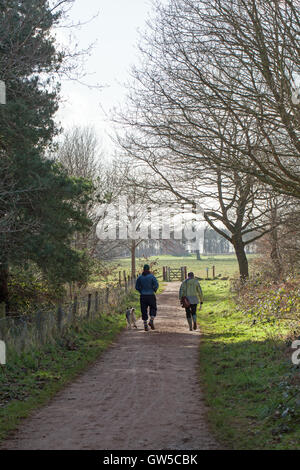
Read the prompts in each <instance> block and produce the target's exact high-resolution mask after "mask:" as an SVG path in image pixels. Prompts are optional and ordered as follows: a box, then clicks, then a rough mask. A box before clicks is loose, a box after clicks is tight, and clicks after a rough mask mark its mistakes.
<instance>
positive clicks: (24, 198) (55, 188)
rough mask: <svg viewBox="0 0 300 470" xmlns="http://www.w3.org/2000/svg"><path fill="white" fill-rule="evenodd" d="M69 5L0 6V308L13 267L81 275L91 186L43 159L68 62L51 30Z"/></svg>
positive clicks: (14, 1)
mask: <svg viewBox="0 0 300 470" xmlns="http://www.w3.org/2000/svg"><path fill="white" fill-rule="evenodd" d="M71 3H72V2H71V1H69V0H65V1H64V0H63V1H57V2H55V3H54V2H51V4H50V3H49V2H48V1H46V0H28V1H26V2H20V1H18V0H5V1H2V2H1V3H0V30H1V40H0V79H1V80H3V81H5V83H6V88H7V104H6V105H5V106H1V107H0V148H1V160H0V181H1V183H0V197H1V203H2V208H1V212H0V216H1V220H0V228H1V230H0V302H5V303H6V304H7V306H8V305H9V292H8V287H7V284H8V275H9V266H10V265H11V264H14V263H18V264H21V263H26V262H28V261H33V262H35V263H36V264H37V265H38V266H39V267H40V268H41V269H42V270H43V271H44V272H45V273H46V274H47V275H48V276H49V277H50V278H51V279H52V280H54V279H55V280H60V281H61V282H62V281H65V280H68V279H72V278H74V277H80V276H81V275H82V274H81V272H80V255H79V254H78V253H76V252H75V251H73V250H71V248H70V238H71V236H72V233H73V232H74V231H75V230H76V231H80V230H86V229H87V227H88V226H89V220H88V219H87V218H86V216H85V214H84V212H83V211H82V210H81V206H82V205H84V204H86V202H87V199H88V198H89V197H90V192H91V184H90V183H89V182H87V181H85V180H83V179H82V178H70V177H69V176H68V175H67V174H66V172H65V171H64V170H63V169H62V168H61V167H59V166H58V165H57V164H56V163H54V162H53V161H49V160H47V158H45V156H44V153H45V149H46V148H47V146H49V145H51V142H52V139H53V137H54V136H55V135H56V134H57V132H58V131H57V129H56V126H55V123H54V114H55V112H56V111H57V109H58V104H59V83H58V80H57V77H58V73H59V72H60V71H62V70H63V67H64V64H65V59H66V54H65V53H64V52H63V51H61V50H59V49H58V48H57V46H56V43H55V38H54V36H53V34H52V29H53V27H54V26H55V25H57V24H59V22H60V20H61V18H62V16H63V14H64V11H65V8H66V7H68V6H69V5H70V4H71Z"/></svg>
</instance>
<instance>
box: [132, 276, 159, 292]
mask: <svg viewBox="0 0 300 470" xmlns="http://www.w3.org/2000/svg"><path fill="white" fill-rule="evenodd" d="M135 288H136V290H138V291H139V293H140V294H142V295H153V294H154V293H155V292H156V291H157V289H158V282H157V279H156V277H155V276H154V275H153V274H151V273H150V272H149V273H143V274H141V275H140V276H139V277H138V278H137V280H136V284H135Z"/></svg>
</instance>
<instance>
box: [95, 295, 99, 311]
mask: <svg viewBox="0 0 300 470" xmlns="http://www.w3.org/2000/svg"><path fill="white" fill-rule="evenodd" d="M98 308H99V294H98V291H97V292H95V317H96V316H97V314H98Z"/></svg>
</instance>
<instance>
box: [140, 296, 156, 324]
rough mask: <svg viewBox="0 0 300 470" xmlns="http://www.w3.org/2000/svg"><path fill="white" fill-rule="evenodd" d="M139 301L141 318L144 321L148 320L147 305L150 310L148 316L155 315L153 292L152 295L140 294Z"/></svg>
mask: <svg viewBox="0 0 300 470" xmlns="http://www.w3.org/2000/svg"><path fill="white" fill-rule="evenodd" d="M140 303H141V312H142V319H143V320H144V321H147V320H148V307H149V310H150V317H156V311H157V307H156V297H155V295H154V294H152V295H143V294H141V297H140Z"/></svg>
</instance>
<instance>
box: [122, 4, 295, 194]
mask: <svg viewBox="0 0 300 470" xmlns="http://www.w3.org/2000/svg"><path fill="white" fill-rule="evenodd" d="M299 5H300V4H299V1H298V0H287V1H284V2H280V1H277V0H275V1H272V2H270V1H267V0H259V1H258V0H228V1H226V2H224V1H222V0H196V1H195V0H171V1H170V2H169V4H168V5H167V6H162V5H159V4H158V5H157V11H158V15H157V18H156V20H155V21H153V22H152V23H151V22H150V23H149V28H150V32H149V33H147V34H145V37H144V41H143V42H142V44H141V47H140V49H141V57H142V65H141V66H140V68H136V69H135V70H134V78H135V83H136V86H135V87H134V86H133V84H130V87H131V90H133V91H132V92H131V96H130V99H131V106H130V107H129V109H128V110H126V112H124V115H123V122H126V123H127V124H128V125H129V126H133V127H134V128H135V135H134V137H132V139H133V142H137V141H138V140H139V145H140V146H141V141H142V145H144V147H145V148H148V149H149V148H151V149H152V151H153V152H156V151H157V149H158V148H159V149H169V150H171V151H172V152H173V155H174V156H173V158H174V162H176V160H184V159H188V160H191V159H194V160H195V163H196V162H197V161H198V160H199V159H200V158H201V159H202V160H205V161H206V162H207V163H208V165H209V164H210V162H214V163H215V164H218V165H220V166H222V167H223V168H225V169H228V168H229V169H234V170H235V171H239V172H243V173H246V174H250V175H252V176H254V177H255V178H257V179H259V180H261V181H262V182H263V183H265V184H267V185H269V186H272V187H273V188H274V190H276V191H277V192H281V193H285V194H288V195H293V196H295V197H299V196H300V190H299V188H300V185H299V181H300V170H299V149H300V147H299V118H300V104H299V101H296V102H295V100H294V99H293V96H294V94H293V93H294V88H295V80H296V77H297V73H298V72H299V65H300V64H299V62H300V59H299V45H298V43H297V40H296V38H297V37H298V35H299V23H300V22H299ZM143 135H144V139H143ZM220 149H222V151H220ZM224 149H225V150H226V151H225V152H224V151H223V150H224Z"/></svg>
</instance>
